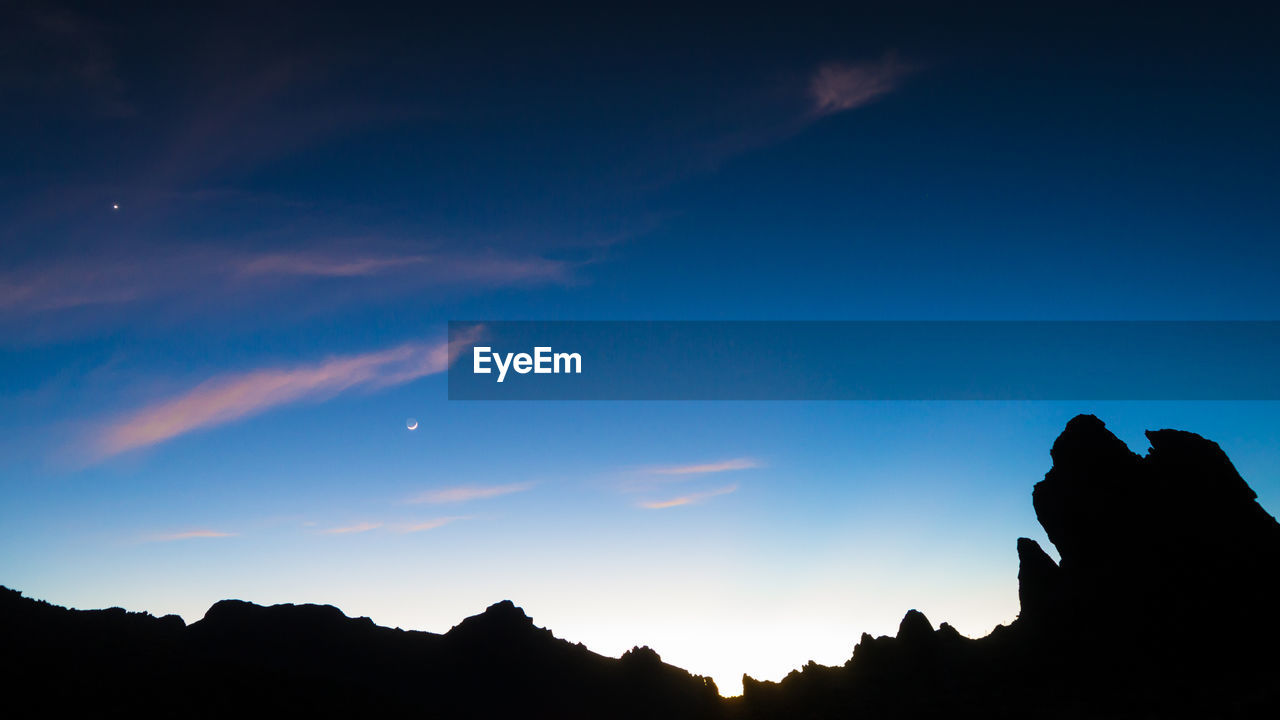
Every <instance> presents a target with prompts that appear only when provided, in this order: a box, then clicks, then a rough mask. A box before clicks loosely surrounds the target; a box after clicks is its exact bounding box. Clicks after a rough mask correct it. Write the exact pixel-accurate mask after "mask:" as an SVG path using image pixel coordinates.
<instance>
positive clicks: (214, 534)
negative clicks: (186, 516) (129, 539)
mask: <svg viewBox="0 0 1280 720" xmlns="http://www.w3.org/2000/svg"><path fill="white" fill-rule="evenodd" d="M235 536H236V533H230V532H220V531H218V530H186V531H183V532H176V533H166V534H162V535H152V536H150V537H148V538H146V540H145V542H173V541H175V540H193V539H195V538H226V537H235Z"/></svg>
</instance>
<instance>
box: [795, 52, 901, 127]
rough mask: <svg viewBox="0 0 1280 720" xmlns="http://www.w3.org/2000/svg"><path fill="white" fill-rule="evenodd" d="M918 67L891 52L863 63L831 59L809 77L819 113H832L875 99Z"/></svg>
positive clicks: (865, 103)
mask: <svg viewBox="0 0 1280 720" xmlns="http://www.w3.org/2000/svg"><path fill="white" fill-rule="evenodd" d="M914 70H915V68H914V67H912V66H910V65H907V64H905V63H903V62H902V61H900V60H899V59H898V58H897V56H895V55H894V54H892V53H890V54H887V55H885V56H884V57H882V58H880V59H879V60H875V61H870V62H863V63H854V64H847V63H827V64H825V65H822V66H821V67H819V68H818V70H817V72H815V73H814V75H813V77H812V78H811V79H810V81H809V94H810V96H811V97H812V99H813V112H814V114H815V115H819V116H822V115H832V114H835V113H838V112H844V111H846V110H852V109H854V108H858V107H862V106H864V105H868V104H870V103H872V102H875V101H876V100H878V99H879V98H881V97H882V96H884V95H886V94H888V93H890V92H893V91H894V90H896V89H897V88H898V86H899V85H900V84H901V83H902V81H903V79H905V78H906V77H907V76H908V75H910V74H911V73H912V72H914Z"/></svg>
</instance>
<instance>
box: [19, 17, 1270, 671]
mask: <svg viewBox="0 0 1280 720" xmlns="http://www.w3.org/2000/svg"><path fill="white" fill-rule="evenodd" d="M0 14H2V15H0V137H3V140H0V363H2V364H3V373H2V374H0V457H2V458H3V464H2V465H0V497H3V503H0V528H3V529H0V542H2V543H3V544H2V545H0V582H3V583H5V584H8V585H12V586H16V587H18V588H20V589H22V590H24V591H27V592H29V593H31V594H34V595H36V596H39V597H47V598H49V599H50V600H53V601H55V602H61V603H70V604H77V605H81V606H101V605H112V604H118V605H124V606H126V607H130V608H132V609H145V610H151V611H154V612H181V613H182V614H183V615H185V616H186V617H187V618H188V619H194V618H195V617H197V616H198V615H199V613H200V612H202V610H203V608H204V607H206V606H207V605H208V604H209V603H211V602H212V601H214V600H216V599H219V598H221V597H225V596H228V595H240V596H243V597H245V598H246V599H251V600H257V601H326V602H334V603H336V604H339V605H340V606H341V607H343V608H344V609H345V610H347V611H348V612H350V613H353V614H368V615H372V616H373V617H374V618H375V620H378V621H380V622H384V623H389V624H399V625H403V626H406V627H408V626H413V627H422V628H425V629H431V630H443V629H446V628H447V627H448V626H449V625H450V624H452V623H453V622H455V621H456V620H457V619H459V618H461V617H462V616H463V615H465V614H468V613H471V612H474V611H478V610H480V609H481V608H483V607H484V606H485V605H487V604H488V603H490V602H493V601H495V600H497V599H500V597H499V596H501V597H512V599H514V600H516V601H517V602H522V603H524V604H525V605H526V607H528V608H529V609H530V611H531V613H532V614H533V615H534V617H535V619H536V620H537V621H538V622H540V623H545V624H547V625H549V626H551V627H553V628H555V629H556V630H557V632H560V633H562V634H564V635H566V636H568V637H570V639H573V640H582V641H584V642H586V643H587V644H588V645H589V646H591V647H593V648H597V649H600V650H602V651H605V652H613V653H616V652H620V651H621V650H623V649H625V648H627V647H630V646H631V645H633V644H636V643H640V644H643V643H646V642H647V643H649V644H651V645H653V646H654V647H656V648H657V649H658V650H659V651H660V652H662V653H663V655H664V658H666V659H668V660H670V661H673V662H676V663H677V664H682V665H685V666H687V667H689V669H691V670H693V671H695V672H704V673H711V674H713V675H715V676H716V677H717V679H718V680H719V681H720V683H721V686H722V688H725V689H727V690H733V689H734V687H735V685H736V678H737V675H738V674H739V673H741V672H742V671H744V670H745V671H749V672H752V673H753V674H757V675H760V676H764V677H777V676H779V675H781V674H783V673H785V671H786V670H787V669H788V668H791V667H795V666H797V665H799V664H801V663H803V662H804V661H805V660H808V659H809V658H810V657H814V658H817V659H819V660H822V661H825V662H838V661H842V660H843V659H844V655H845V654H847V652H848V650H849V649H850V648H852V645H853V642H854V640H855V639H856V637H857V635H858V634H859V633H861V632H862V631H864V630H866V631H871V632H878V631H887V630H889V629H891V628H892V627H894V626H895V625H896V622H897V619H898V618H899V617H900V616H901V613H902V612H903V611H905V610H906V609H907V608H909V607H920V608H921V609H926V610H927V611H928V612H929V614H930V617H933V618H935V620H949V621H951V622H952V623H953V624H955V625H956V626H957V627H959V628H960V629H961V630H962V631H964V632H968V633H970V634H980V633H983V632H986V630H988V629H990V627H991V626H992V625H994V624H995V623H996V622H1002V621H1007V620H1009V619H1011V618H1012V615H1013V613H1015V612H1016V591H1015V589H1016V586H1015V574H1016V567H1015V561H1014V553H1013V540H1014V538H1015V537H1017V536H1018V535H1020V534H1021V535H1032V536H1038V535H1037V533H1038V532H1039V530H1038V527H1037V526H1036V524H1035V521H1034V517H1033V516H1032V514H1031V511H1030V498H1029V489H1030V485H1031V483H1033V482H1034V481H1035V480H1036V479H1038V477H1039V474H1040V473H1043V472H1044V470H1046V469H1047V465H1048V455H1047V450H1048V447H1049V444H1050V443H1051V442H1052V439H1053V437H1054V435H1055V434H1056V432H1057V431H1058V430H1059V429H1060V428H1061V426H1062V425H1063V424H1064V423H1065V421H1066V420H1067V419H1068V418H1069V417H1071V415H1073V414H1074V413H1076V412H1097V413H1098V414H1099V415H1100V416H1101V417H1103V419H1104V420H1106V421H1108V422H1109V423H1111V425H1112V427H1114V428H1115V429H1116V430H1117V432H1118V433H1119V434H1120V435H1121V437H1123V438H1124V439H1125V440H1126V441H1128V442H1130V443H1131V444H1132V445H1133V447H1134V449H1135V450H1137V451H1142V450H1143V449H1144V448H1145V445H1144V444H1143V443H1144V441H1143V440H1142V437H1141V430H1143V429H1145V428H1148V427H1163V426H1175V427H1181V428H1184V429H1188V430H1192V431H1197V432H1202V433H1203V434H1205V435H1206V436H1209V437H1211V438H1213V439H1215V440H1218V441H1219V442H1220V443H1222V444H1223V446H1224V448H1225V449H1227V451H1228V452H1229V453H1230V454H1231V455H1232V457H1233V458H1235V459H1236V461H1237V464H1238V465H1239V466H1240V469H1241V470H1242V473H1243V474H1244V475H1245V477H1246V479H1247V480H1249V481H1250V482H1251V483H1252V484H1253V485H1254V487H1255V488H1257V489H1258V491H1259V494H1260V495H1261V497H1262V499H1263V503H1264V505H1265V506H1267V507H1269V508H1271V509H1274V508H1275V507H1276V503H1275V501H1276V499H1277V497H1278V495H1280V478H1277V476H1276V471H1275V468H1276V467H1277V459H1278V458H1277V456H1276V451H1275V449H1274V448H1275V439H1276V437H1277V431H1280V415H1277V411H1276V408H1275V407H1274V405H1273V404H1271V403H1234V404H1232V403H1202V404H1195V403H1189V404H1177V403H1145V404H1137V403H1105V404H1097V403H1095V404H1086V403H1022V404H1019V403H1008V404H1000V403H969V404H966V403H952V404H947V403H933V404H930V403H881V404H877V403H847V404H839V403H829V404H823V403H817V404H805V403H794V404H768V403H765V404H750V403H727V404H717V403H703V404H698V403H633V404H628V403H618V404H592V405H586V404H574V403H547V404H529V405H521V406H518V407H517V406H513V405H505V404H481V405H470V404H465V403H450V402H448V401H447V400H446V399H445V391H444V379H443V376H441V375H440V370H441V369H442V366H441V364H440V360H439V357H438V354H437V350H438V343H439V342H441V341H442V340H443V334H444V327H445V323H446V321H448V320H450V319H486V318H488V319H494V320H515V319H546V320H564V319H616V320H629V319H708V320H714V319H770V320H774V319H797V320H817V319H965V320H974V319H1068V320H1075V319H1126V320H1145V319H1197V320H1199V319H1224V320H1230V319H1263V320H1275V319H1278V318H1280V291H1278V290H1277V289H1276V288H1277V287H1280V282H1278V280H1280V277H1278V276H1280V249H1277V247H1278V246H1277V243H1276V242H1275V239H1276V237H1277V231H1278V230H1280V209H1278V208H1280V205H1278V204H1277V203H1276V202H1275V198H1276V196H1277V189H1278V188H1277V181H1276V178H1277V177H1280V174H1278V171H1280V139H1278V138H1277V134H1276V131H1275V128H1276V127H1280V102H1278V101H1277V98H1280V93H1278V92H1277V90H1280V88H1278V87H1277V84H1278V83H1280V64H1278V63H1277V46H1276V43H1275V42H1274V38H1275V30H1276V28H1277V27H1278V25H1280V24H1278V23H1277V19H1278V18H1277V17H1276V14H1277V11H1276V10H1274V9H1268V8H1266V7H1263V6H1262V4H1260V3H1250V4H1247V5H1245V4H1242V5H1231V4H1228V5H1225V6H1214V7H1212V8H1210V7H1208V6H1204V5H1198V6H1190V7H1185V8H1184V7H1178V6H1171V5H1170V4H1167V3H1161V4H1155V3H1152V4H1141V5H1138V4H1130V3H1126V4H1124V7H1123V8H1117V7H1115V6H1114V4H1082V3H1061V4H1053V5H1049V4H1044V3H1030V4H1029V3H1011V4H1008V5H1003V6H1001V5H992V4H983V5H982V6H981V7H977V6H971V4H955V3H936V4H926V3H884V4H879V5H867V4H858V3H850V4H845V5H844V6H842V7H838V8H830V7H825V8H824V7H818V6H804V5H801V4H797V3H787V4H781V5H775V6H773V7H763V6H751V7H743V6H740V5H725V6H722V7H718V8H697V9H694V8H689V7H687V6H671V7H666V8H660V7H656V6H653V5H651V4H646V5H643V6H640V7H637V8H633V9H621V10H620V9H617V8H613V7H604V6H601V7H597V8H594V9H582V8H561V9H555V10H547V9H545V8H542V7H537V8H534V7H531V6H526V7H524V8H522V9H521V8H516V9H510V8H500V7H484V8H478V9H476V10H474V11H469V10H465V9H459V8H444V7H433V6H423V7H419V8H418V9H416V10H412V11H406V10H405V9H404V8H401V7H393V6H384V7H378V6H377V4H374V3H361V4H355V5H347V6H334V5H330V4H327V3H305V4H303V3H299V4H290V3H281V4H274V3H273V4H272V7H270V8H262V7H258V6H257V4H240V5H228V4H219V5H218V7H216V8H213V7H210V8H207V9H203V10H192V9H190V8H188V7H179V6H175V7H169V8H163V7H162V8H156V7H145V6H141V5H135V4H132V3H113V4H111V5H109V6H102V5H97V4H79V3H18V4H16V5H11V6H7V7H6V9H4V10H2V11H0ZM407 417H415V418H418V419H419V420H420V421H421V427H420V429H419V430H417V431H414V432H412V433H410V432H408V431H406V430H405V429H404V428H405V422H404V421H405V418H407ZM672 478H674V480H673V479H672ZM1269 501H1270V504H1268V502H1269ZM428 530H429V532H428ZM815 547H816V548H822V550H821V551H814V548H815ZM529 568H541V569H542V570H544V571H545V572H543V573H542V574H537V573H534V572H533V571H531V570H529ZM726 608H728V609H726ZM708 618H713V619H708ZM747 625H750V626H751V627H752V628H753V632H756V633H759V634H760V635H758V637H767V638H769V640H768V641H767V642H762V643H760V644H759V645H758V646H755V647H751V648H745V647H737V646H734V645H733V642H734V640H733V638H735V637H740V636H741V635H742V633H741V632H740V631H741V628H742V627H744V626H747Z"/></svg>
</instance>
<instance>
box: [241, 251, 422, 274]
mask: <svg viewBox="0 0 1280 720" xmlns="http://www.w3.org/2000/svg"><path fill="white" fill-rule="evenodd" d="M424 262H427V256H425V255H404V256H399V257H397V256H384V257H379V256H376V255H375V256H359V255H348V256H342V255H330V254H325V253H269V254H264V255H258V256H253V257H248V258H245V259H243V260H241V261H240V263H239V264H238V266H237V267H236V271H237V272H238V273H239V274H240V275H243V276H255V275H301V276H315V277H368V276H370V275H378V274H380V273H385V272H388V271H393V270H398V269H400V268H404V267H406V266H410V265H418V264H421V263H424Z"/></svg>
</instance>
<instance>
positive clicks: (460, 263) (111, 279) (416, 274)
mask: <svg viewBox="0 0 1280 720" xmlns="http://www.w3.org/2000/svg"><path fill="white" fill-rule="evenodd" d="M572 270H573V266H572V265H571V264H569V263H567V262H565V261H560V260H551V259H547V258H543V257H538V256H513V255H505V254H501V253H494V252H487V253H457V252H452V253H448V252H446V253H421V252H369V251H367V250H360V249H352V248H346V247H337V246H329V247H317V248H308V249H306V250H299V251H291V252H265V253H237V252H230V251H227V250H223V249H218V248H212V247H205V248H192V249H188V250H185V251H182V252H181V253H173V252H169V253H166V252H162V251H152V252H147V251H146V249H145V248H143V249H139V250H138V251H136V252H135V253H133V254H132V255H128V256H108V255H101V256H96V257H92V258H87V259H86V258H74V259H67V260H61V261H58V262H54V263H45V264H27V265H23V266H18V267H13V268H9V269H0V315H8V316H18V317H24V316H33V315H40V314H43V313H49V312H55V311H65V310H72V309H78V308H95V307H103V306H121V305H133V304H138V303H144V302H148V301H160V300H167V301H173V300H180V299H183V298H187V299H190V300H192V301H198V302H210V301H211V300H219V299H221V300H230V299H234V298H239V297H242V296H243V295H244V293H245V291H258V292H266V293H269V292H270V291H272V290H273V289H276V288H280V287H296V285H293V284H290V283H289V281H291V280H292V281H295V282H296V281H301V280H307V279H312V280H325V279H328V280H346V281H349V282H357V281H360V280H365V281H366V283H365V286H363V287H367V288H368V289H371V290H373V291H378V292H384V291H386V290H389V289H394V288H397V287H398V288H402V289H406V290H407V289H415V288H419V289H420V288H424V287H439V288H466V289H474V288H492V287H503V286H510V285H521V284H537V283H564V282H568V281H570V279H571V274H572ZM372 279H378V280H379V283H377V284H373V285H370V284H369V283H368V282H367V281H369V280H372ZM391 281H394V283H391Z"/></svg>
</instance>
